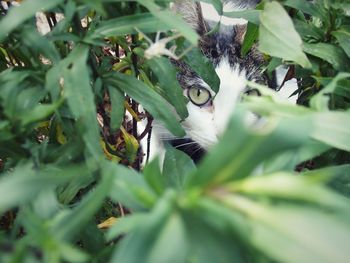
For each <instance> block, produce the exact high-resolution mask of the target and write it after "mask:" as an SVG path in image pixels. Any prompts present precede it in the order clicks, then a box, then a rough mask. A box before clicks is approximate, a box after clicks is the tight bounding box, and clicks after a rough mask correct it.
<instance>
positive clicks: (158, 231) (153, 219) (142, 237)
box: [110, 191, 184, 263]
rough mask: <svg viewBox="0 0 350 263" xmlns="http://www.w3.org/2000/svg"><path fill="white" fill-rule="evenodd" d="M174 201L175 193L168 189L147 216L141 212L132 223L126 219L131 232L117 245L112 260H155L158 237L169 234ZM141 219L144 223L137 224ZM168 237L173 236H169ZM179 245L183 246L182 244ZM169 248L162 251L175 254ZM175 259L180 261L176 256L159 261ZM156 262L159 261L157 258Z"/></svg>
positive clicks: (133, 261)
mask: <svg viewBox="0 0 350 263" xmlns="http://www.w3.org/2000/svg"><path fill="white" fill-rule="evenodd" d="M174 201H175V193H174V192H172V191H168V192H166V193H165V194H164V196H163V198H162V199H160V200H159V201H158V202H157V203H156V205H155V206H154V208H153V209H152V211H151V212H150V213H148V214H147V215H146V216H145V217H144V216H143V214H141V216H139V217H138V218H135V217H134V218H133V222H131V224H128V223H126V221H124V224H123V226H124V227H125V230H126V231H127V230H130V229H131V230H132V231H131V232H129V234H128V235H127V236H126V237H125V238H124V239H123V240H122V242H121V243H120V245H119V246H118V247H116V250H115V253H114V255H113V256H112V257H111V261H110V262H120V261H122V262H125V263H138V262H140V261H142V262H149V263H151V262H155V261H154V258H152V261H151V260H150V259H151V258H150V256H151V254H152V251H153V248H154V246H155V244H157V241H158V239H159V238H160V237H161V236H162V235H163V233H165V234H167V231H166V230H167V229H168V228H167V226H168V222H169V219H170V218H171V216H172V214H173V212H174ZM139 220H143V222H142V224H138V225H136V224H137V223H138V221H139ZM139 222H140V221H139ZM170 230H171V225H170ZM118 232H122V229H119V230H118ZM168 238H172V237H171V236H168ZM165 245H169V243H165ZM178 245H180V246H181V244H178ZM182 245H184V244H182ZM171 247H172V246H171ZM171 247H170V248H169V249H171ZM169 249H167V250H164V249H163V251H160V253H164V252H166V254H169V255H172V256H173V254H172V253H170V252H169ZM175 251H176V252H178V253H183V251H184V250H182V251H178V250H174V252H175ZM167 252H168V253H167ZM166 254H165V255H164V256H165V257H167V255H166ZM155 256H157V255H155ZM174 260H175V262H178V261H176V257H172V258H169V259H167V261H159V262H174ZM156 262H158V260H157V259H156Z"/></svg>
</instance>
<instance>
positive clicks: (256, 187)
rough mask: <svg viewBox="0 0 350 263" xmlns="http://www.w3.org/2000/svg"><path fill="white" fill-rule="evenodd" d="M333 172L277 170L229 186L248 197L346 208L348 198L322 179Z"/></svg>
mask: <svg viewBox="0 0 350 263" xmlns="http://www.w3.org/2000/svg"><path fill="white" fill-rule="evenodd" d="M329 177H331V174H330V173H329V174H327V175H326V174H325V173H324V172H323V171H321V172H318V171H317V170H316V171H314V172H313V173H312V176H307V177H305V176H302V175H299V176H297V175H296V174H293V173H283V172H277V173H274V174H269V175H262V176H252V177H248V178H245V179H244V180H242V181H235V182H233V183H231V184H228V185H227V188H228V189H229V190H230V191H231V192H239V193H243V194H244V195H247V196H250V195H251V196H253V197H259V196H260V197H263V198H266V199H267V198H269V199H272V200H275V201H278V200H288V201H289V202H294V203H297V202H306V203H310V204H312V205H319V206H320V207H326V208H327V207H328V208H330V209H335V208H336V209H339V210H342V209H347V208H348V200H347V199H345V198H344V199H342V198H340V197H339V195H338V194H336V193H333V192H331V191H329V189H328V188H326V187H325V186H323V185H321V184H320V182H326V181H328V180H329Z"/></svg>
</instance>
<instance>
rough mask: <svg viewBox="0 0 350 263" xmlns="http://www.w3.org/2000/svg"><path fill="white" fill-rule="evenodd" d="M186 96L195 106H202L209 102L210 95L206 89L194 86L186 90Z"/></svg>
mask: <svg viewBox="0 0 350 263" xmlns="http://www.w3.org/2000/svg"><path fill="white" fill-rule="evenodd" d="M187 96H188V98H189V99H190V100H191V102H192V103H193V104H195V105H197V106H203V105H205V104H207V103H208V102H209V101H210V100H211V94H210V92H209V91H208V90H207V89H205V88H201V87H196V86H194V87H191V88H189V89H188V93H187Z"/></svg>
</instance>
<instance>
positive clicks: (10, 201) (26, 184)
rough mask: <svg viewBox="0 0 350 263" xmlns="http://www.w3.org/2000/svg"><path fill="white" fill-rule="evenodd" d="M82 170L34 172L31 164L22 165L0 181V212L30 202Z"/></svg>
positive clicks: (52, 168) (51, 169)
mask: <svg viewBox="0 0 350 263" xmlns="http://www.w3.org/2000/svg"><path fill="white" fill-rule="evenodd" d="M82 173H84V169H83V168H82V167H79V166H75V167H74V166H72V167H65V169H62V168H61V167H50V166H48V167H47V168H46V169H42V170H40V171H38V170H36V169H35V168H34V167H33V165H32V164H30V163H28V164H24V165H21V166H18V167H16V168H15V169H14V171H13V172H12V173H9V174H7V175H6V176H4V177H2V178H1V180H0V191H1V193H3V198H1V200H0V211H1V212H4V211H6V210H8V209H11V208H14V207H16V206H18V205H21V204H24V203H27V202H30V201H31V200H32V198H34V197H35V196H37V194H38V193H39V192H40V191H41V190H44V189H48V188H55V187H56V186H57V185H62V184H65V183H67V182H69V181H70V180H72V179H74V178H76V177H78V176H81V175H82Z"/></svg>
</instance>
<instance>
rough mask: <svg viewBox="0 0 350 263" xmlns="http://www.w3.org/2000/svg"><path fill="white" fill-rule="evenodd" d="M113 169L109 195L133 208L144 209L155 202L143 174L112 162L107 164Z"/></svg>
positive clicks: (153, 194)
mask: <svg viewBox="0 0 350 263" xmlns="http://www.w3.org/2000/svg"><path fill="white" fill-rule="evenodd" d="M108 166H109V168H108V169H111V170H112V171H113V174H114V181H113V189H114V190H113V191H111V192H110V197H111V198H112V199H113V200H115V201H116V202H121V203H122V204H123V205H125V206H126V207H128V208H130V209H133V210H136V211H138V210H145V209H146V208H149V207H152V206H153V205H154V203H155V202H156V200H157V199H156V195H155V192H153V191H152V189H151V188H150V187H149V185H148V184H147V183H146V181H145V179H144V178H143V176H142V175H141V174H139V173H137V172H136V171H135V170H132V169H129V168H126V167H124V166H121V165H116V164H113V163H109V164H108Z"/></svg>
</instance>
